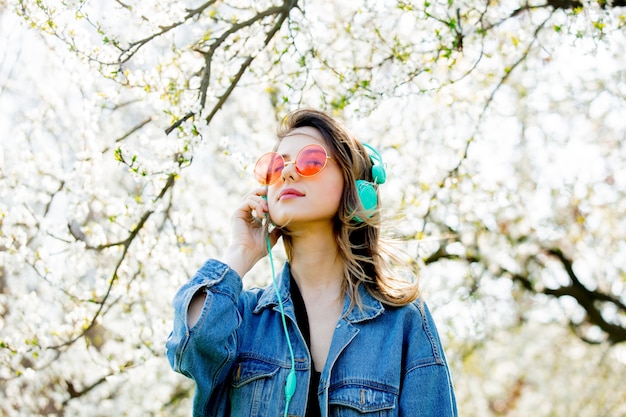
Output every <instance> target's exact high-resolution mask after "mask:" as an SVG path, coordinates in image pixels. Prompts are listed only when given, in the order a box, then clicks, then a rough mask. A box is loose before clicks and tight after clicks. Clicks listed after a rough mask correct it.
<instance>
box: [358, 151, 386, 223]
mask: <svg viewBox="0 0 626 417" xmlns="http://www.w3.org/2000/svg"><path fill="white" fill-rule="evenodd" d="M363 146H364V147H365V150H366V151H367V154H368V156H369V158H370V161H372V179H373V180H374V181H373V182H370V181H367V180H356V190H357V194H358V197H359V202H360V203H361V206H362V207H363V209H364V210H365V212H366V213H367V216H368V217H372V216H373V215H374V212H375V211H376V208H377V207H378V194H377V193H376V186H377V185H379V184H384V183H385V181H386V180H387V172H386V171H385V165H384V164H383V158H382V156H380V154H379V153H378V151H377V150H376V149H374V148H373V147H371V146H370V145H368V144H366V143H364V144H363ZM353 220H355V221H356V222H358V223H362V222H363V219H361V218H359V217H358V216H354V217H353Z"/></svg>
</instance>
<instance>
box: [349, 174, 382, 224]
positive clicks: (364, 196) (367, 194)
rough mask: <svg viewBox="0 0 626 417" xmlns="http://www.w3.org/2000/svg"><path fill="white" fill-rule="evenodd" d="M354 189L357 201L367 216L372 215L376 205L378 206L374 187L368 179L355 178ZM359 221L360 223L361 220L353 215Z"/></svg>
mask: <svg viewBox="0 0 626 417" xmlns="http://www.w3.org/2000/svg"><path fill="white" fill-rule="evenodd" d="M356 190H357V194H358V197H359V203H361V207H363V210H365V212H366V213H367V214H368V217H371V216H373V215H374V211H376V207H377V206H378V195H377V194H376V187H375V186H374V184H372V183H371V182H369V181H365V180H356ZM353 219H354V220H356V221H357V222H359V223H362V222H363V220H362V219H360V218H359V217H357V216H354V217H353Z"/></svg>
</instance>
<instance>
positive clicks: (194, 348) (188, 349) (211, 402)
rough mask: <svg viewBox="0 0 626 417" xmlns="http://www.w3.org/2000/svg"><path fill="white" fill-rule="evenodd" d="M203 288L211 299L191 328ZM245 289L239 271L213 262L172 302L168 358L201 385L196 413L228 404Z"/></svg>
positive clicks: (221, 409) (216, 410)
mask: <svg viewBox="0 0 626 417" xmlns="http://www.w3.org/2000/svg"><path fill="white" fill-rule="evenodd" d="M198 291H205V292H206V300H205V302H204V305H203V307H202V311H201V313H200V316H199V318H198V321H197V322H196V323H195V325H194V326H193V327H192V328H189V323H188V310H189V304H190V302H191V299H192V298H193V296H194V295H195V294H196V293H197V292H198ZM241 291H242V283H241V278H240V277H239V275H238V274H237V273H236V272H235V271H233V270H232V269H230V268H229V267H228V266H227V265H225V264H223V263H221V262H218V261H215V260H210V261H208V262H206V263H205V264H204V265H203V266H202V268H200V270H199V271H198V272H197V273H196V274H195V275H194V277H193V278H192V279H191V280H189V281H188V282H187V283H186V284H184V285H183V286H182V287H181V288H180V289H179V290H178V292H177V293H176V295H175V297H174V300H173V302H172V304H173V307H174V329H173V330H172V332H171V333H170V335H169V337H168V339H167V341H166V344H165V346H166V350H167V358H168V360H169V362H170V365H171V366H172V369H174V371H176V372H179V373H181V374H183V375H185V376H187V377H188V378H191V379H192V380H193V381H194V382H195V384H196V391H195V394H194V402H193V415H194V416H204V415H211V416H212V415H221V414H223V412H224V410H225V409H226V407H227V397H226V393H227V387H225V383H226V382H227V379H228V375H229V374H230V369H231V367H232V364H233V362H234V360H235V357H236V349H237V333H236V331H237V329H238V327H239V323H240V322H241V316H240V314H239V311H238V309H237V303H238V298H239V295H240V294H241Z"/></svg>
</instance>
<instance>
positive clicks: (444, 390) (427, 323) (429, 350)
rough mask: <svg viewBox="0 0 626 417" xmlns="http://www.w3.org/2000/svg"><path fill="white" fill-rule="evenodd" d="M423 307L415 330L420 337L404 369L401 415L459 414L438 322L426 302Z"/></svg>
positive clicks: (437, 416) (433, 416) (439, 416)
mask: <svg viewBox="0 0 626 417" xmlns="http://www.w3.org/2000/svg"><path fill="white" fill-rule="evenodd" d="M420 311H421V313H422V314H421V322H422V323H421V329H419V331H417V332H415V333H416V334H418V335H419V336H418V339H421V340H420V342H419V343H414V344H413V345H412V346H411V347H410V349H411V350H412V351H413V354H414V355H413V356H412V360H411V361H410V362H409V363H407V367H406V369H405V373H404V377H403V382H402V389H401V392H400V413H399V415H400V416H402V417H405V416H406V417H409V416H424V417H457V415H458V413H457V405H456V397H455V394H454V387H453V384H452V378H451V377H450V370H449V368H448V363H447V361H446V357H445V353H444V351H443V346H442V344H441V341H440V339H439V335H438V332H437V328H436V327H435V322H434V320H433V318H432V316H431V314H430V311H429V310H428V307H427V306H426V304H425V303H424V304H423V305H422V307H421V308H420ZM413 341H414V342H415V339H414V340H413Z"/></svg>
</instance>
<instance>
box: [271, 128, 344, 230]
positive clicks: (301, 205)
mask: <svg viewBox="0 0 626 417" xmlns="http://www.w3.org/2000/svg"><path fill="white" fill-rule="evenodd" d="M311 144H317V145H321V146H322V147H323V148H324V149H326V153H327V154H328V156H330V157H331V158H333V155H331V154H330V150H329V149H328V147H327V146H326V142H325V141H324V139H323V138H322V136H321V134H320V133H319V131H318V130H317V129H315V128H313V127H301V128H297V129H294V130H292V131H291V132H290V133H289V134H288V135H287V136H285V137H284V138H283V140H282V141H281V142H280V143H279V145H278V148H277V149H276V152H277V153H279V154H280V155H282V156H283V158H284V159H285V162H290V161H293V160H294V159H295V158H296V156H297V155H298V152H300V150H301V149H302V148H304V147H305V146H307V145H311ZM343 183H344V181H343V175H342V172H341V169H340V168H339V166H338V165H337V163H336V162H335V161H334V160H332V159H329V160H328V161H327V163H326V166H325V167H324V169H322V170H321V171H320V172H319V173H318V174H317V175H315V176H312V177H303V176H301V175H300V174H298V172H297V171H296V167H295V164H286V166H285V168H284V169H283V172H282V176H281V178H280V179H279V180H278V181H277V182H276V183H274V184H272V185H270V186H269V187H268V190H267V200H268V203H269V211H270V217H271V219H272V222H273V223H274V224H276V225H278V226H281V227H282V226H287V228H288V229H289V230H292V231H293V230H296V229H299V228H303V227H310V226H311V225H315V224H318V225H320V224H321V223H327V224H332V219H333V217H334V216H335V214H336V213H337V210H338V209H339V204H340V202H341V197H342V194H343V186H344V184H343Z"/></svg>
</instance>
